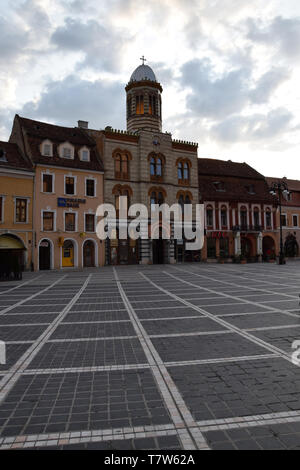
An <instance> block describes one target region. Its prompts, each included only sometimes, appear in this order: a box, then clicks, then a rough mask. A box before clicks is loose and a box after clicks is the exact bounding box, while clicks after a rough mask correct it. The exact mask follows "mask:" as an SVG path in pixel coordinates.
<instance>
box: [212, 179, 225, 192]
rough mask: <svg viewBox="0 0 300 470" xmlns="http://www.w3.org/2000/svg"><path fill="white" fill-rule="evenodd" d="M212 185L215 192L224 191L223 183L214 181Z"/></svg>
mask: <svg viewBox="0 0 300 470" xmlns="http://www.w3.org/2000/svg"><path fill="white" fill-rule="evenodd" d="M213 185H214V188H215V190H216V191H225V184H224V181H215V182H214V183H213Z"/></svg>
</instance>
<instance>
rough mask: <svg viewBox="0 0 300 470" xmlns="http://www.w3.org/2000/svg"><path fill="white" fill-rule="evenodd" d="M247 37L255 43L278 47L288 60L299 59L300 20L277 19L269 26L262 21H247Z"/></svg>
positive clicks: (278, 17)
mask: <svg viewBox="0 0 300 470" xmlns="http://www.w3.org/2000/svg"><path fill="white" fill-rule="evenodd" d="M247 26H248V33H247V36H248V38H249V39H251V40H252V41H254V42H259V43H263V44H266V45H269V46H270V47H273V46H275V47H277V48H278V49H279V52H281V54H283V55H284V56H285V57H287V58H293V59H298V58H299V53H300V18H298V17H296V18H283V17H282V16H277V17H275V18H274V19H273V20H272V21H271V22H270V23H268V24H267V25H266V24H264V23H263V22H262V21H260V20H257V21H255V20H253V19H249V20H248V21H247Z"/></svg>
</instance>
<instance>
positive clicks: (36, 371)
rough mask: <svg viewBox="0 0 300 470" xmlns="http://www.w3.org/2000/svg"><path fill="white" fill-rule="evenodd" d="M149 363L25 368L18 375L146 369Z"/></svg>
mask: <svg viewBox="0 0 300 470" xmlns="http://www.w3.org/2000/svg"><path fill="white" fill-rule="evenodd" d="M149 367H150V366H149V364H148V363H147V364H120V365H117V364H115V365H110V366H91V367H88V366H84V367H61V368H59V369H52V368H51V369H26V370H25V371H24V372H22V373H21V374H20V375H36V374H66V373H78V372H107V371H108V372H109V371H112V370H135V369H148V368H149Z"/></svg>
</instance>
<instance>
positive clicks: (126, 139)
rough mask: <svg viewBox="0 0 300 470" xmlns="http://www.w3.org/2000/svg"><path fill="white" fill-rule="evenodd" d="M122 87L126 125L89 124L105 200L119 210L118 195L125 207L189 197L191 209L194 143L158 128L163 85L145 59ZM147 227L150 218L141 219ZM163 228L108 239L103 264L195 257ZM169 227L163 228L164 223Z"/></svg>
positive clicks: (194, 194)
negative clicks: (135, 237)
mask: <svg viewBox="0 0 300 470" xmlns="http://www.w3.org/2000/svg"><path fill="white" fill-rule="evenodd" d="M125 91H126V108H127V109H126V112H127V129H126V131H119V130H114V129H112V128H111V127H106V128H105V130H92V129H87V130H86V132H88V133H89V135H90V136H91V137H93V138H94V139H95V141H96V143H97V148H98V151H99V153H100V155H101V157H102V161H103V164H104V201H105V202H106V203H111V204H114V205H115V207H116V210H117V227H118V226H120V224H122V223H123V221H122V220H121V219H120V218H119V217H118V209H119V196H126V197H127V204H128V207H129V206H130V205H132V204H135V203H141V204H144V205H145V206H146V207H147V208H148V214H151V205H153V204H162V203H166V204H168V205H169V206H171V205H172V204H174V203H178V202H179V203H180V204H183V203H188V204H191V205H192V208H193V214H195V210H194V209H195V204H197V202H198V167H197V144H196V143H191V142H184V141H178V140H174V139H173V138H172V135H171V134H170V133H167V132H163V131H162V91H163V89H162V86H161V84H160V83H159V82H158V81H157V79H156V76H155V74H154V72H153V70H152V69H151V68H150V67H149V66H148V65H145V64H144V63H143V64H142V65H140V66H139V67H137V68H136V70H134V72H133V73H132V75H131V77H130V80H129V82H128V84H127V85H126V87H125ZM145 225H146V226H147V227H148V229H149V226H150V220H148V223H147V224H145ZM165 229H166V228H165V227H163V225H162V224H161V223H160V224H158V226H157V230H158V235H157V236H158V238H157V239H150V238H149V239H143V238H142V237H141V239H138V240H133V239H131V238H130V237H128V239H127V240H124V239H122V240H121V239H119V237H118V228H117V230H116V232H117V233H116V239H114V240H109V239H107V240H106V264H138V263H142V264H147V263H153V264H156V263H158V264H159V263H175V262H176V261H193V260H199V256H200V253H199V251H198V252H193V251H188V250H186V248H185V245H186V241H185V240H184V239H181V240H175V239H174V227H172V226H171V229H170V239H168V240H166V239H164V237H163V232H164V230H165ZM166 230H167V229H166Z"/></svg>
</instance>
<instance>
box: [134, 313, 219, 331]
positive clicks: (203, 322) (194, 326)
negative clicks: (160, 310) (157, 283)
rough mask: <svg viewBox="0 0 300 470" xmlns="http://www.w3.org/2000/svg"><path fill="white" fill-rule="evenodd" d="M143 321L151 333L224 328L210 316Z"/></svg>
mask: <svg viewBox="0 0 300 470" xmlns="http://www.w3.org/2000/svg"><path fill="white" fill-rule="evenodd" d="M171 314H172V313H171ZM141 321H142V324H143V327H144V328H145V330H146V331H147V333H148V334H149V335H156V334H172V333H180V334H184V333H191V332H194V333H195V332H207V331H220V330H224V328H223V327H222V326H221V325H218V324H217V323H215V322H213V321H212V320H210V319H209V318H205V317H200V318H193V319H191V318H186V319H184V318H180V319H178V318H177V319H176V321H174V320H173V319H172V318H171V319H168V320H155V321H151V320H147V321H143V320H141Z"/></svg>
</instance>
